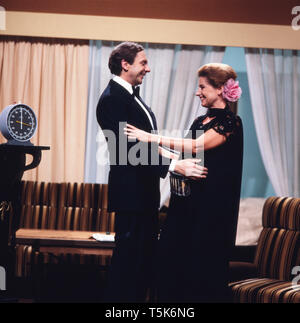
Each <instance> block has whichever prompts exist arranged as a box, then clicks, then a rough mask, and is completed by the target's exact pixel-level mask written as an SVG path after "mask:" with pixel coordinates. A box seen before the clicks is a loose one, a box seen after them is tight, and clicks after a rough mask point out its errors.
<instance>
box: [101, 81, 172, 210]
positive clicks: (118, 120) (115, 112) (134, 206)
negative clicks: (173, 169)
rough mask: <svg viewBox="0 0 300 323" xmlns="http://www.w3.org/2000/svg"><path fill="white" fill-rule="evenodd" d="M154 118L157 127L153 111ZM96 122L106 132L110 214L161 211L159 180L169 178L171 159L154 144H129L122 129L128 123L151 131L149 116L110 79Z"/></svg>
mask: <svg viewBox="0 0 300 323" xmlns="http://www.w3.org/2000/svg"><path fill="white" fill-rule="evenodd" d="M151 117H152V119H153V123H154V125H156V121H155V116H154V114H153V113H152V112H151ZM97 120H98V123H99V125H100V127H101V128H102V130H103V131H104V135H105V137H106V140H107V143H108V150H109V157H110V172H109V178H108V208H109V211H136V212H140V211H144V210H148V211H155V210H158V208H159V202H160V190H159V182H160V181H159V179H160V177H165V176H166V175H167V172H168V168H169V164H170V160H169V159H166V158H163V157H161V156H160V155H159V154H158V146H157V145H155V144H152V145H150V144H148V143H141V142H137V141H134V142H132V141H128V140H127V136H126V135H124V130H123V129H124V125H125V124H126V123H129V124H132V125H134V126H136V127H138V128H140V129H142V130H145V131H147V132H151V130H153V129H152V127H151V123H150V122H149V119H148V117H147V115H146V113H145V112H144V111H143V109H142V108H141V107H140V106H139V104H138V103H137V102H136V100H135V99H134V96H133V95H131V94H130V93H129V92H128V91H127V90H126V89H125V88H123V87H122V86H121V85H120V84H118V83H117V82H115V81H113V80H111V81H110V82H109V84H108V86H107V87H106V89H105V90H104V92H103V93H102V95H101V97H100V99H99V102H98V105H97ZM155 130H156V129H155ZM112 137H115V140H114V139H113V138H112ZM151 160H152V164H151ZM132 161H133V163H132ZM153 163H155V165H153Z"/></svg>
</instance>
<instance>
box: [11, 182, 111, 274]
mask: <svg viewBox="0 0 300 323" xmlns="http://www.w3.org/2000/svg"><path fill="white" fill-rule="evenodd" d="M20 228H31V229H52V230H55V229H56V230H80V231H110V232H113V231H114V213H109V212H108V211H107V185H106V184H89V183H44V182H33V181H22V190H21V215H20ZM33 258H34V259H32V247H31V246H16V275H17V276H19V277H20V276H25V277H27V276H29V275H30V273H31V265H32V261H34V262H35V263H36V262H38V261H42V262H57V261H67V262H72V263H73V262H75V263H95V264H99V265H106V264H107V263H109V261H110V258H109V257H108V256H92V255H90V256H88V255H62V256H61V257H60V259H59V260H58V259H57V257H51V255H48V254H36V255H34V257H33Z"/></svg>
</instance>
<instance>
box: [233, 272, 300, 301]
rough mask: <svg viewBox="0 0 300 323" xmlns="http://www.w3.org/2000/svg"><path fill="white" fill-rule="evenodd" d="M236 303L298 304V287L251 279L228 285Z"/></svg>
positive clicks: (268, 280) (267, 280)
mask: <svg viewBox="0 0 300 323" xmlns="http://www.w3.org/2000/svg"><path fill="white" fill-rule="evenodd" d="M229 286H230V287H231V290H232V296H233V302H236V303H299V302H300V285H297V284H294V283H293V282H291V281H283V280H277V279H271V278H251V279H246V280H242V281H237V282H232V283H230V284H229Z"/></svg>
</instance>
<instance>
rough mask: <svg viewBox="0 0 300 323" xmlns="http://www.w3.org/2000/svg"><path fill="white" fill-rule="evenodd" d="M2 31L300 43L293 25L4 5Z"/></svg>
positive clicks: (263, 44)
mask: <svg viewBox="0 0 300 323" xmlns="http://www.w3.org/2000/svg"><path fill="white" fill-rule="evenodd" d="M0 35H18V36H34V37H58V38H74V39H102V40H114V41H123V40H131V41H138V42H154V43H178V44H197V45H218V46H241V47H262V48H284V49H300V30H298V31H295V30H293V29H292V27H291V26H289V25H269V24H253V23H251V24H250V23H236V22H234V23H232V22H212V21H191V20H175V19H149V18H124V17H109V16H92V15H74V14H57V13H41V12H35V13H33V12H24V11H6V30H2V31H0Z"/></svg>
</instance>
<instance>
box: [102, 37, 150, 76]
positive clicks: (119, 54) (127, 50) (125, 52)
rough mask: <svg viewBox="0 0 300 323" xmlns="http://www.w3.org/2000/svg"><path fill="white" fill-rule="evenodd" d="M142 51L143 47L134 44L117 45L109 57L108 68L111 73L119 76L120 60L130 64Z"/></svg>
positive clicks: (120, 69) (120, 70)
mask: <svg viewBox="0 0 300 323" xmlns="http://www.w3.org/2000/svg"><path fill="white" fill-rule="evenodd" d="M143 50H144V48H143V46H142V45H139V44H136V43H132V42H124V43H121V44H119V45H118V46H117V47H115V49H114V50H113V51H112V53H111V54H110V57H109V61H108V67H109V69H110V71H111V73H112V74H115V75H120V74H121V72H122V66H121V61H122V59H124V60H125V61H126V62H128V63H129V64H132V63H133V62H134V59H135V57H136V55H137V53H138V52H141V51H143Z"/></svg>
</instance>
